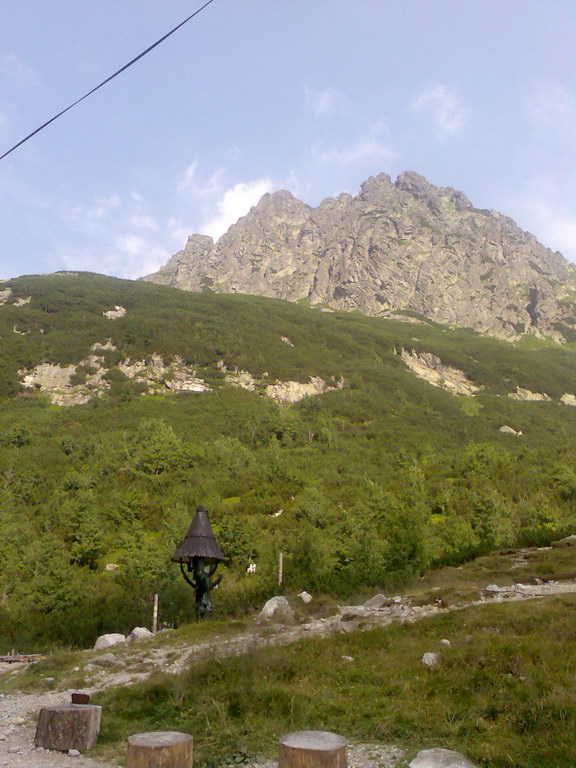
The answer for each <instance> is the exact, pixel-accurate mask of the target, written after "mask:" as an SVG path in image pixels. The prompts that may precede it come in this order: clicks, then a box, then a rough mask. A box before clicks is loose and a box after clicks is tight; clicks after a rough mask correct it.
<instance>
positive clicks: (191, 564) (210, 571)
mask: <svg viewBox="0 0 576 768" xmlns="http://www.w3.org/2000/svg"><path fill="white" fill-rule="evenodd" d="M170 559H171V560H172V561H173V562H175V563H180V570H181V571H182V576H184V578H185V579H186V581H187V582H188V584H190V586H191V587H192V588H193V589H194V590H195V592H196V603H195V605H194V608H195V610H196V617H197V618H198V619H203V618H204V617H205V616H206V614H207V613H210V611H211V610H212V603H211V602H210V592H211V591H212V590H213V589H214V588H215V587H217V586H218V584H220V582H221V581H222V576H219V577H218V578H217V579H215V580H214V581H212V582H211V581H210V579H211V578H212V576H213V575H214V573H215V572H216V569H217V568H218V563H224V562H226V558H225V557H224V554H223V552H222V550H221V549H220V545H219V544H218V542H217V541H216V536H214V531H213V530H212V527H211V525H210V520H209V519H208V512H207V511H206V509H205V508H204V507H203V506H199V507H198V508H197V509H196V514H195V515H194V519H193V520H192V524H191V525H190V528H189V529H188V533H187V534H186V536H185V538H184V541H183V542H182V544H180V546H179V547H178V549H177V550H176V552H175V553H174V554H173V555H172V557H171V558H170Z"/></svg>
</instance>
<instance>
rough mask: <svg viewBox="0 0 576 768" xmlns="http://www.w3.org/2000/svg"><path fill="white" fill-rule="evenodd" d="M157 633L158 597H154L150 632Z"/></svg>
mask: <svg viewBox="0 0 576 768" xmlns="http://www.w3.org/2000/svg"><path fill="white" fill-rule="evenodd" d="M157 631H158V595H154V609H153V611H152V632H153V633H154V634H156V632H157Z"/></svg>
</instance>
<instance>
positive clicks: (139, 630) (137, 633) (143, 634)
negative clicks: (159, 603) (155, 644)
mask: <svg viewBox="0 0 576 768" xmlns="http://www.w3.org/2000/svg"><path fill="white" fill-rule="evenodd" d="M148 637H154V633H153V632H150V630H149V629H146V627H134V629H133V630H132V632H130V634H129V635H128V641H129V642H132V641H133V640H146V639H147V638H148Z"/></svg>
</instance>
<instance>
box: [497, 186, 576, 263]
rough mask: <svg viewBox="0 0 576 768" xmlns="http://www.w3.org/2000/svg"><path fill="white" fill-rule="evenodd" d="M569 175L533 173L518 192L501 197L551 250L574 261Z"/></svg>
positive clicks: (575, 231) (575, 246)
mask: <svg viewBox="0 0 576 768" xmlns="http://www.w3.org/2000/svg"><path fill="white" fill-rule="evenodd" d="M571 181H572V179H571V177H566V178H565V177H563V176H562V175H560V176H559V175H547V176H544V175H542V176H537V177H535V178H533V179H532V181H531V182H530V183H529V184H528V185H527V186H526V187H525V189H524V190H523V191H521V192H520V193H519V194H518V195H515V196H514V197H512V198H508V199H507V200H505V201H503V205H502V209H503V210H507V211H509V212H510V215H511V216H512V217H513V218H514V219H516V221H517V222H518V224H519V225H520V226H521V227H522V228H523V229H526V230H527V231H528V232H531V233H532V234H534V235H536V237H537V238H538V240H540V242H541V243H542V244H543V245H545V246H546V247H547V248H551V249H552V250H553V251H560V253H562V254H563V255H564V256H565V257H566V258H567V259H569V260H570V261H573V262H576V217H575V215H574V206H573V203H572V196H571V194H570V190H571V186H572V185H571Z"/></svg>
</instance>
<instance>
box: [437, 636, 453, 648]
mask: <svg viewBox="0 0 576 768" xmlns="http://www.w3.org/2000/svg"><path fill="white" fill-rule="evenodd" d="M440 645H445V646H446V648H450V646H451V645H452V643H451V642H450V640H446V639H445V638H444V639H442V640H440Z"/></svg>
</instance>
